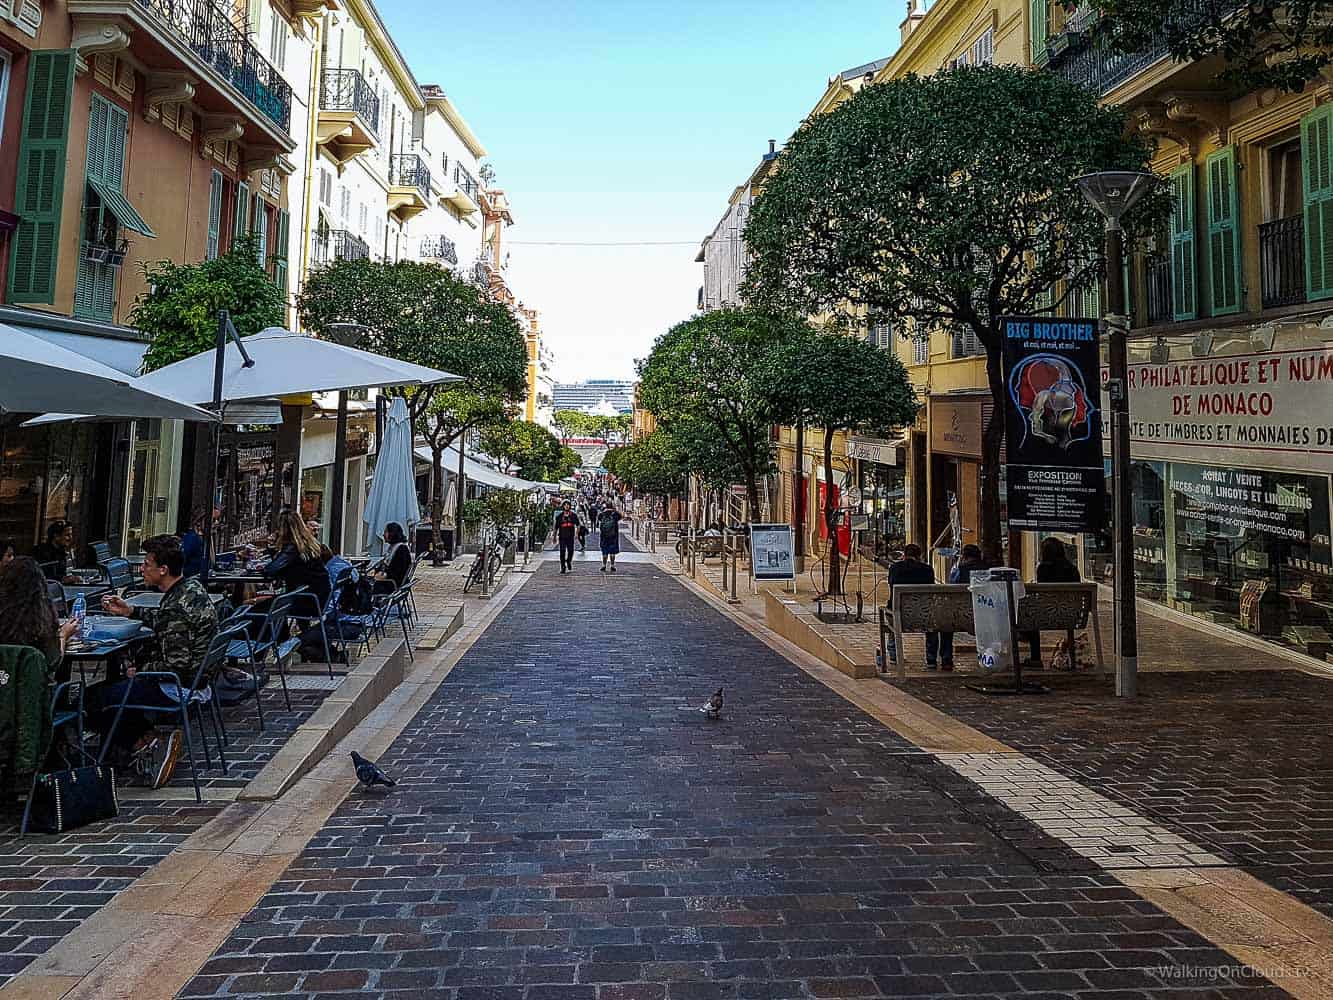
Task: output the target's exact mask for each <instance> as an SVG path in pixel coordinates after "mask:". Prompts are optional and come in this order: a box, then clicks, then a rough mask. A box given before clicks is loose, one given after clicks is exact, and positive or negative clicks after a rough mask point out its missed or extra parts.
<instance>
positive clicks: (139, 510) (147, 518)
mask: <svg viewBox="0 0 1333 1000" xmlns="http://www.w3.org/2000/svg"><path fill="white" fill-rule="evenodd" d="M159 426H160V421H157V420H140V421H137V422H136V423H135V426H134V444H133V450H132V451H131V455H132V456H133V457H132V459H131V461H130V483H129V502H128V503H126V504H125V517H126V525H125V529H126V530H125V553H126V555H135V554H136V553H138V552H139V551H140V546H141V545H142V543H143V540H144V539H145V538H151V537H152V535H153V534H154V525H153V522H154V508H155V505H156V503H157V500H156V496H155V494H156V489H155V487H156V485H157V467H158V463H159V462H160V460H161V458H162V445H161V441H160V438H159V435H158V427H159Z"/></svg>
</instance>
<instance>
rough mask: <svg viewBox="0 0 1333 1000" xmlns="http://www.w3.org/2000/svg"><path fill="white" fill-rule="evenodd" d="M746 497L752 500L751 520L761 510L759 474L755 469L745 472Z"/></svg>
mask: <svg viewBox="0 0 1333 1000" xmlns="http://www.w3.org/2000/svg"><path fill="white" fill-rule="evenodd" d="M745 495H746V496H748V497H749V498H750V511H751V514H750V516H751V518H753V517H754V513H753V512H754V511H757V510H758V509H759V474H758V472H757V471H756V470H755V469H752V468H751V469H746V470H745Z"/></svg>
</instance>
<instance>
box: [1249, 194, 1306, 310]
mask: <svg viewBox="0 0 1333 1000" xmlns="http://www.w3.org/2000/svg"><path fill="white" fill-rule="evenodd" d="M1259 273H1260V276H1261V282H1262V283H1261V287H1262V289H1263V307H1264V308H1265V309H1274V308H1276V307H1277V306H1294V305H1299V304H1300V303H1302V302H1304V301H1305V219H1304V218H1302V217H1301V216H1299V215H1292V216H1289V217H1287V218H1285V219H1275V220H1273V221H1272V222H1265V223H1264V224H1263V225H1261V226H1260V227H1259Z"/></svg>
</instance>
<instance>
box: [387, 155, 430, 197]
mask: <svg viewBox="0 0 1333 1000" xmlns="http://www.w3.org/2000/svg"><path fill="white" fill-rule="evenodd" d="M389 183H390V184H393V185H395V186H396V187H414V188H416V189H417V190H418V191H420V192H421V197H422V198H423V199H424V200H425V201H430V167H428V166H426V161H425V160H423V159H422V158H421V157H419V156H417V154H416V153H394V154H393V155H392V156H390V157H389Z"/></svg>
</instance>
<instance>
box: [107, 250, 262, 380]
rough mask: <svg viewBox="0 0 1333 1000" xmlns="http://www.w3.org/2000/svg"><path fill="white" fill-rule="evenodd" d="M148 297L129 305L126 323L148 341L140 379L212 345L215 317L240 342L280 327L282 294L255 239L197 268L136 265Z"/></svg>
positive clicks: (143, 295)
mask: <svg viewBox="0 0 1333 1000" xmlns="http://www.w3.org/2000/svg"><path fill="white" fill-rule="evenodd" d="M140 269H141V270H142V271H143V276H144V282H145V283H146V284H147V285H148V291H146V292H140V293H139V296H138V298H136V299H135V300H134V308H133V311H132V312H131V313H130V321H131V322H132V323H133V324H134V325H135V326H136V327H138V329H139V330H140V331H141V332H142V333H144V334H145V335H146V336H147V337H148V339H149V344H148V350H147V351H145V352H144V357H143V371H144V373H145V374H147V373H148V372H151V371H156V370H157V369H159V368H162V367H164V366H166V365H170V364H174V363H175V362H177V361H182V360H184V359H185V358H189V357H193V356H194V355H196V354H199V353H200V352H202V351H211V350H213V348H214V347H215V346H216V344H217V335H218V311H219V310H222V309H225V310H227V312H228V313H229V314H230V315H231V322H232V325H233V326H235V327H236V332H237V333H238V334H240V335H241V336H242V337H248V336H250V335H251V334H252V333H258V332H259V331H260V330H263V329H265V328H267V327H270V326H282V325H283V324H284V323H285V322H286V313H287V306H286V294H285V293H284V292H283V290H282V289H281V288H279V287H278V286H277V285H276V284H274V283H273V279H272V278H271V277H269V275H268V273H267V272H266V271H265V270H264V268H263V266H262V265H261V263H260V261H259V238H258V237H257V236H254V235H247V236H242V237H240V238H239V239H237V240H236V242H235V243H233V244H232V248H231V250H230V251H228V252H227V253H224V254H222V255H221V256H220V257H215V258H214V259H212V260H202V261H200V262H199V263H197V264H175V263H172V262H171V261H169V260H159V261H156V262H153V263H147V262H145V263H142V264H140Z"/></svg>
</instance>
